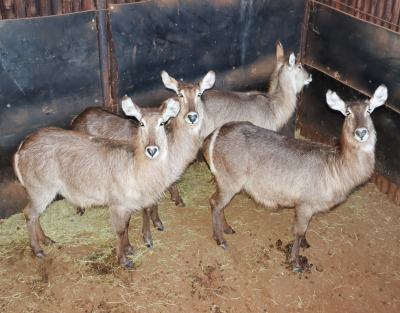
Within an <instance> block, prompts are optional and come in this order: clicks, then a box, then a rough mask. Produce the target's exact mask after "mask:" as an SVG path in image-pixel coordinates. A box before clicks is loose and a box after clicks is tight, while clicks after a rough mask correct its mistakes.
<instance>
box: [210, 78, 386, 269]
mask: <svg viewBox="0 0 400 313" xmlns="http://www.w3.org/2000/svg"><path fill="white" fill-rule="evenodd" d="M326 99H327V103H328V105H329V107H330V108H331V109H333V110H337V111H339V112H341V113H342V114H343V115H344V116H345V121H344V124H343V130H342V137H341V139H340V141H339V143H338V145H337V146H335V147H331V146H329V145H325V144H321V143H316V142H310V141H306V140H300V139H294V138H291V137H286V136H282V135H280V134H277V133H275V132H273V131H270V130H266V129H263V128H260V127H258V126H255V125H253V124H251V123H249V122H231V123H228V124H225V125H223V126H222V127H220V128H218V129H217V130H215V131H214V132H213V133H212V134H211V135H209V136H208V137H207V138H206V140H205V141H204V144H203V153H204V156H205V158H206V160H207V163H208V165H209V166H210V169H211V172H212V173H213V175H214V176H215V179H216V182H217V192H216V193H215V194H214V195H213V196H212V198H211V211H212V216H213V229H214V238H215V240H216V241H217V244H218V245H220V246H221V247H222V248H223V249H226V248H227V246H228V244H227V241H226V240H225V238H224V236H223V235H222V230H223V231H224V232H225V233H226V234H232V233H234V231H233V230H232V228H231V227H230V226H229V225H228V223H227V221H226V219H225V217H224V212H223V210H224V207H225V206H226V205H227V204H228V203H229V202H230V200H231V199H232V197H233V196H234V195H235V194H236V193H238V192H239V191H241V190H244V191H246V192H247V193H248V194H249V195H250V196H251V197H252V198H253V199H254V200H255V201H257V202H258V203H261V204H263V205H265V206H267V207H271V208H279V207H293V208H294V209H295V220H294V225H293V231H294V244H293V248H292V252H291V258H290V260H291V262H292V265H293V269H294V270H295V271H297V272H301V271H302V270H301V268H300V265H299V249H300V247H303V248H306V247H308V243H307V241H306V238H305V234H306V231H307V227H308V224H309V223H310V221H311V218H312V216H313V215H314V214H315V213H318V212H326V211H328V210H329V209H331V208H332V207H334V206H335V205H337V204H339V203H341V202H343V201H345V200H346V198H347V196H348V194H349V193H350V192H351V191H352V190H353V189H354V188H355V187H357V186H359V185H361V184H363V183H365V182H367V181H368V179H369V178H370V177H371V175H372V173H373V171H374V164H375V141H376V134H375V129H374V125H373V123H372V120H371V117H370V114H371V113H372V111H373V110H374V109H375V108H377V107H379V106H381V105H383V104H384V103H385V101H386V99H387V88H386V87H385V86H384V85H381V86H380V87H379V88H378V89H377V90H376V91H375V93H374V95H373V97H372V98H371V99H370V100H369V101H356V102H346V103H345V102H343V101H342V100H341V99H340V98H339V96H338V95H337V94H336V93H335V92H332V91H330V90H329V91H328V92H327V94H326Z"/></svg>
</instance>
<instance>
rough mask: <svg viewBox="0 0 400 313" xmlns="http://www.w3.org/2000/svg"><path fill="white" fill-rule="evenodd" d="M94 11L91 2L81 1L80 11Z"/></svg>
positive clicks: (87, 0)
mask: <svg viewBox="0 0 400 313" xmlns="http://www.w3.org/2000/svg"><path fill="white" fill-rule="evenodd" d="M89 10H94V3H93V0H82V11H89Z"/></svg>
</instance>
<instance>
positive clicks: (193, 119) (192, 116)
mask: <svg viewBox="0 0 400 313" xmlns="http://www.w3.org/2000/svg"><path fill="white" fill-rule="evenodd" d="M187 116H188V119H189V121H190V122H191V123H192V124H194V123H196V121H197V118H198V115H197V114H196V113H189V114H188V115H187Z"/></svg>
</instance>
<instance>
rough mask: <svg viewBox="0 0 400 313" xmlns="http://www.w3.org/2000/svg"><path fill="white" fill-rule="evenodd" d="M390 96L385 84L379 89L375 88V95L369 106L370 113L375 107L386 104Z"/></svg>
mask: <svg viewBox="0 0 400 313" xmlns="http://www.w3.org/2000/svg"><path fill="white" fill-rule="evenodd" d="M387 97H388V90H387V88H386V86H385V85H380V86H379V87H378V89H377V90H375V92H374V95H373V96H372V98H371V99H370V100H369V104H368V108H369V110H370V113H372V111H373V110H375V108H377V107H379V106H381V105H382V104H384V103H385V102H386V100H387Z"/></svg>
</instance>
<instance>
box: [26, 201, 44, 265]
mask: <svg viewBox="0 0 400 313" xmlns="http://www.w3.org/2000/svg"><path fill="white" fill-rule="evenodd" d="M23 212H24V216H25V220H26V225H27V228H28V236H29V244H30V247H31V250H32V251H33V253H34V254H35V256H37V257H38V258H40V259H44V251H43V249H42V247H41V246H40V244H39V238H38V234H37V231H36V227H37V226H36V224H37V223H39V217H40V214H39V213H38V212H37V211H36V210H35V209H34V207H33V204H32V202H29V203H28V205H27V206H26V207H25V208H24V211H23Z"/></svg>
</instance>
